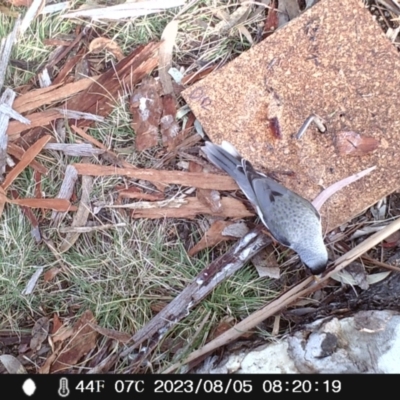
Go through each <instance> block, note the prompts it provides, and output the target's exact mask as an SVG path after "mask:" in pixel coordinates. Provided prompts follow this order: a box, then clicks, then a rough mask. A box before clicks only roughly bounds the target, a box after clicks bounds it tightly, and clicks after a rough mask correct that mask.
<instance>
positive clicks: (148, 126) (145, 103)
mask: <svg viewBox="0 0 400 400" xmlns="http://www.w3.org/2000/svg"><path fill="white" fill-rule="evenodd" d="M130 110H131V113H132V128H133V130H134V131H135V134H136V141H135V144H136V149H137V150H139V151H142V150H146V149H148V148H150V147H154V146H156V145H157V144H158V140H159V137H160V135H159V125H160V119H161V115H162V110H163V109H162V100H161V97H160V84H159V82H158V81H156V80H155V79H154V78H153V77H152V76H149V77H147V78H145V79H143V81H142V84H141V85H140V86H139V87H138V88H136V89H135V91H134V92H133V94H132V97H131V102H130Z"/></svg>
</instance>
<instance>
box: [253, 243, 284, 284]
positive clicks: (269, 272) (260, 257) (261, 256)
mask: <svg viewBox="0 0 400 400" xmlns="http://www.w3.org/2000/svg"><path fill="white" fill-rule="evenodd" d="M251 262H252V263H253V265H254V266H255V267H256V270H257V272H258V276H259V277H260V278H263V277H268V278H272V279H279V278H280V268H279V263H278V260H277V259H276V256H275V253H274V247H273V246H268V247H267V248H265V249H263V250H261V251H260V252H259V253H258V254H256V255H255V256H254V257H253V258H252V259H251Z"/></svg>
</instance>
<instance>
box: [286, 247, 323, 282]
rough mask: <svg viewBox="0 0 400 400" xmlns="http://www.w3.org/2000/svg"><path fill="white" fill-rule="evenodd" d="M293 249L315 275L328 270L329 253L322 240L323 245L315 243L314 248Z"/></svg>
mask: <svg viewBox="0 0 400 400" xmlns="http://www.w3.org/2000/svg"><path fill="white" fill-rule="evenodd" d="M318 242H319V241H318ZM292 248H293V250H294V251H295V252H296V253H297V254H298V255H299V257H300V259H301V261H302V262H303V263H304V264H305V265H306V267H307V268H308V269H309V270H310V271H311V273H312V274H313V275H320V274H322V273H323V272H324V271H325V270H326V267H327V265H328V252H327V250H326V247H325V245H324V243H323V241H322V240H321V243H314V246H301V245H299V246H293V247H292Z"/></svg>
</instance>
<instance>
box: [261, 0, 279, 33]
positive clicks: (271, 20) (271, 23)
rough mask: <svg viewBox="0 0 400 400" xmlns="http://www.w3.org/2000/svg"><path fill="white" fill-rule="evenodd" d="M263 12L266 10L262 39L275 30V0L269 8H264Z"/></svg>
mask: <svg viewBox="0 0 400 400" xmlns="http://www.w3.org/2000/svg"><path fill="white" fill-rule="evenodd" d="M265 10H266V11H267V10H268V15H267V18H266V19H265V24H264V32H263V39H265V37H266V36H268V33H272V32H273V31H274V30H275V29H277V28H278V23H279V20H278V12H277V10H276V6H275V0H274V1H273V2H272V5H271V8H269V9H268V8H266V9H265Z"/></svg>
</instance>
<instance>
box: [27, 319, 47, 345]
mask: <svg viewBox="0 0 400 400" xmlns="http://www.w3.org/2000/svg"><path fill="white" fill-rule="evenodd" d="M49 327H50V321H49V319H48V318H47V317H42V318H39V319H38V320H37V321H36V322H35V325H34V326H33V328H32V339H31V342H30V345H29V346H30V348H31V349H32V350H33V351H39V350H40V348H41V347H42V343H43V342H44V341H45V340H46V338H47V336H48V334H49Z"/></svg>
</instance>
